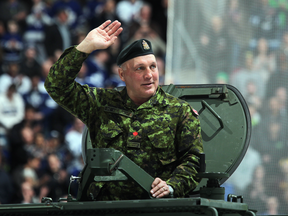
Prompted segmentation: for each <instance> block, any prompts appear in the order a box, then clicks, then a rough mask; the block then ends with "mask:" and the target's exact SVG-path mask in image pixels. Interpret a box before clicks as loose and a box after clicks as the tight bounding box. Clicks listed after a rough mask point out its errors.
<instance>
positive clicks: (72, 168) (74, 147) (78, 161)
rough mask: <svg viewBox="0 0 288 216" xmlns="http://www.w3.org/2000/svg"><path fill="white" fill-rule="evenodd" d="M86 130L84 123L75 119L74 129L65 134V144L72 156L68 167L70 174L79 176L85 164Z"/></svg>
mask: <svg viewBox="0 0 288 216" xmlns="http://www.w3.org/2000/svg"><path fill="white" fill-rule="evenodd" d="M83 129H84V123H83V122H82V121H81V120H80V119H78V118H76V117H74V122H73V126H72V128H70V130H69V131H68V132H67V133H66V134H65V143H66V145H67V148H68V150H69V153H70V154H71V155H72V158H71V160H70V164H69V165H68V168H67V170H68V173H69V174H71V175H75V176H78V174H79V172H80V171H81V170H82V169H83V167H84V163H83V159H82V145H81V143H82V132H83Z"/></svg>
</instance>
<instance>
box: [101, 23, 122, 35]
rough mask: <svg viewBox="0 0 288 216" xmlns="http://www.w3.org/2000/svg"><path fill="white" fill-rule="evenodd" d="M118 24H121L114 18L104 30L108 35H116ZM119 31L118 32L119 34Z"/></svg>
mask: <svg viewBox="0 0 288 216" xmlns="http://www.w3.org/2000/svg"><path fill="white" fill-rule="evenodd" d="M120 26H121V23H120V22H119V21H118V20H116V21H114V22H113V23H111V24H110V25H109V26H107V28H105V31H106V33H107V34H108V35H109V36H117V35H115V33H116V32H117V31H118V30H119V29H120ZM121 29H122V28H121ZM121 31H122V30H121ZM121 31H120V33H121ZM120 33H118V34H120Z"/></svg>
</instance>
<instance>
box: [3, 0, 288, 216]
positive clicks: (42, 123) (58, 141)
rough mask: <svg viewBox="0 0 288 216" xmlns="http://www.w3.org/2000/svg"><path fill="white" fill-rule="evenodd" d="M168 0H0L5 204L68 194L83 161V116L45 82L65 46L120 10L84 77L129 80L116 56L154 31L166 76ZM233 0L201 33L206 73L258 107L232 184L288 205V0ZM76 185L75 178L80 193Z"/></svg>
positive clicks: (276, 206) (266, 207)
mask: <svg viewBox="0 0 288 216" xmlns="http://www.w3.org/2000/svg"><path fill="white" fill-rule="evenodd" d="M167 2H168V1H167V0H161V1H160V0H159V1H153V0H146V1H144V0H82V1H81V0H78V1H76V0H31V1H24V0H22V1H21V0H5V1H1V2H0V43H1V46H0V146H1V147H0V149H1V154H0V203H2V204H4V203H37V202H40V199H41V197H44V196H48V197H51V198H52V199H53V200H54V201H57V200H58V199H59V198H61V197H65V196H67V192H68V186H69V177H70V176H71V175H75V176H77V175H78V173H79V171H80V170H81V169H82V168H83V160H82V156H81V134H82V131H83V127H84V125H83V123H82V122H81V121H80V120H79V119H77V118H75V117H73V116H71V115H70V114H69V113H68V112H67V111H65V110H64V109H62V108H61V107H59V106H58V105H57V104H56V103H55V102H54V101H53V100H52V99H51V98H50V97H49V95H48V94H47V92H46V91H45V89H44V86H43V82H44V80H45V77H46V76H47V73H48V72H49V69H50V67H51V66H52V64H53V63H54V62H55V61H56V60H57V59H58V58H59V56H60V55H61V54H62V52H63V51H64V50H65V49H66V48H68V47H69V46H72V45H77V44H79V42H80V41H81V40H83V38H84V37H85V35H86V34H87V32H89V31H90V30H91V29H93V28H95V27H97V26H99V25H100V24H101V23H103V22H104V21H105V20H107V19H110V20H116V19H117V20H120V21H121V22H122V25H123V28H124V31H123V32H122V34H121V35H120V37H119V40H117V41H116V43H115V44H113V45H112V46H111V47H109V48H108V49H107V50H98V51H95V52H94V53H92V54H91V55H90V56H89V58H88V59H87V60H86V61H85V62H84V64H83V66H82V68H81V71H80V72H79V74H78V76H77V78H76V80H77V81H78V82H80V83H82V84H88V85H90V86H95V87H103V88H115V87H118V86H122V85H124V83H123V82H122V81H121V80H120V79H119V78H118V75H117V66H116V64H115V62H116V58H117V55H118V53H119V51H120V50H121V49H122V48H123V47H124V46H125V45H127V44H128V43H130V42H131V41H133V40H136V39H140V38H147V39H149V40H150V41H151V42H152V45H153V49H154V52H155V54H156V57H157V63H158V68H159V73H160V84H164V75H165V53H166V30H167V6H168V5H167V4H168V3H167ZM203 2H204V1H203ZM225 2H226V3H227V4H226V5H225V10H223V12H222V13H220V15H219V14H217V15H215V16H213V15H210V19H203V17H204V15H203V16H199V20H196V21H195V22H202V23H203V22H204V23H203V25H202V27H201V28H200V27H198V30H197V34H195V35H198V36H199V37H198V38H193V40H194V41H195V42H196V46H195V48H196V49H197V52H198V53H199V55H200V56H201V60H202V61H203V63H202V65H203V74H206V76H207V77H208V81H207V82H208V83H221V84H223V83H227V84H232V85H233V86H235V87H236V88H237V89H238V90H239V91H240V92H241V94H242V95H243V96H244V98H245V99H246V102H247V104H248V107H249V110H250V114H251V120H252V137H251V142H250V146H249V148H248V151H247V153H246V155H245V158H244V160H243V162H242V163H241V164H240V166H239V167H238V169H237V170H236V171H235V172H234V174H233V175H232V176H231V177H230V178H229V179H228V181H227V182H225V184H224V186H225V187H226V190H227V192H231V193H233V194H236V195H243V197H244V202H247V203H249V207H250V208H252V209H257V210H258V213H259V214H269V215H276V214H281V213H286V212H287V210H288V208H287V206H288V156H287V152H288V142H287V138H288V137H287V136H288V135H287V134H288V133H287V131H288V116H287V114H288V110H287V109H288V107H287V101H288V100H287V96H288V92H287V91H288V61H287V60H288V0H253V1H251V0H226V1H225ZM198 4H200V2H199V1H198ZM202 6H203V5H202ZM201 10H204V9H203V8H201V7H199V14H201ZM203 20H204V21H203ZM195 79H197V77H195ZM76 193H77V184H76V183H72V184H71V194H72V195H74V196H75V194H76Z"/></svg>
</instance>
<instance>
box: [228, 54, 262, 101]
mask: <svg viewBox="0 0 288 216" xmlns="http://www.w3.org/2000/svg"><path fill="white" fill-rule="evenodd" d="M253 62H254V56H253V54H252V53H251V52H246V53H245V54H244V63H245V66H244V67H243V68H241V69H239V70H238V71H235V72H234V73H233V74H231V76H230V83H231V84H232V85H234V86H235V87H236V88H237V89H238V90H239V91H240V92H241V93H242V95H247V83H248V81H249V82H251V81H253V82H254V83H255V84H256V88H257V92H255V93H256V96H257V97H259V98H260V99H261V100H263V98H264V94H265V87H266V86H265V82H264V80H263V79H262V77H261V75H260V74H259V71H258V70H256V69H255V68H254V65H253Z"/></svg>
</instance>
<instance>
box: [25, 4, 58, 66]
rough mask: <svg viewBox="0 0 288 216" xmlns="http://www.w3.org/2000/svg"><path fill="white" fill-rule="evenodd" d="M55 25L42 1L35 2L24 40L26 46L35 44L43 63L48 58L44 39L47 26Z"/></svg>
mask: <svg viewBox="0 0 288 216" xmlns="http://www.w3.org/2000/svg"><path fill="white" fill-rule="evenodd" d="M52 24H53V20H52V18H51V17H50V16H49V15H48V9H47V7H46V5H45V3H44V2H43V1H42V0H33V6H32V8H31V13H30V14H29V15H28V16H27V18H26V29H25V32H24V34H23V39H24V42H25V43H26V44H33V45H34V46H35V49H36V50H37V53H38V60H39V61H40V62H43V61H44V60H45V58H46V56H45V55H46V53H45V47H44V39H45V32H44V31H45V26H49V25H52Z"/></svg>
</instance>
